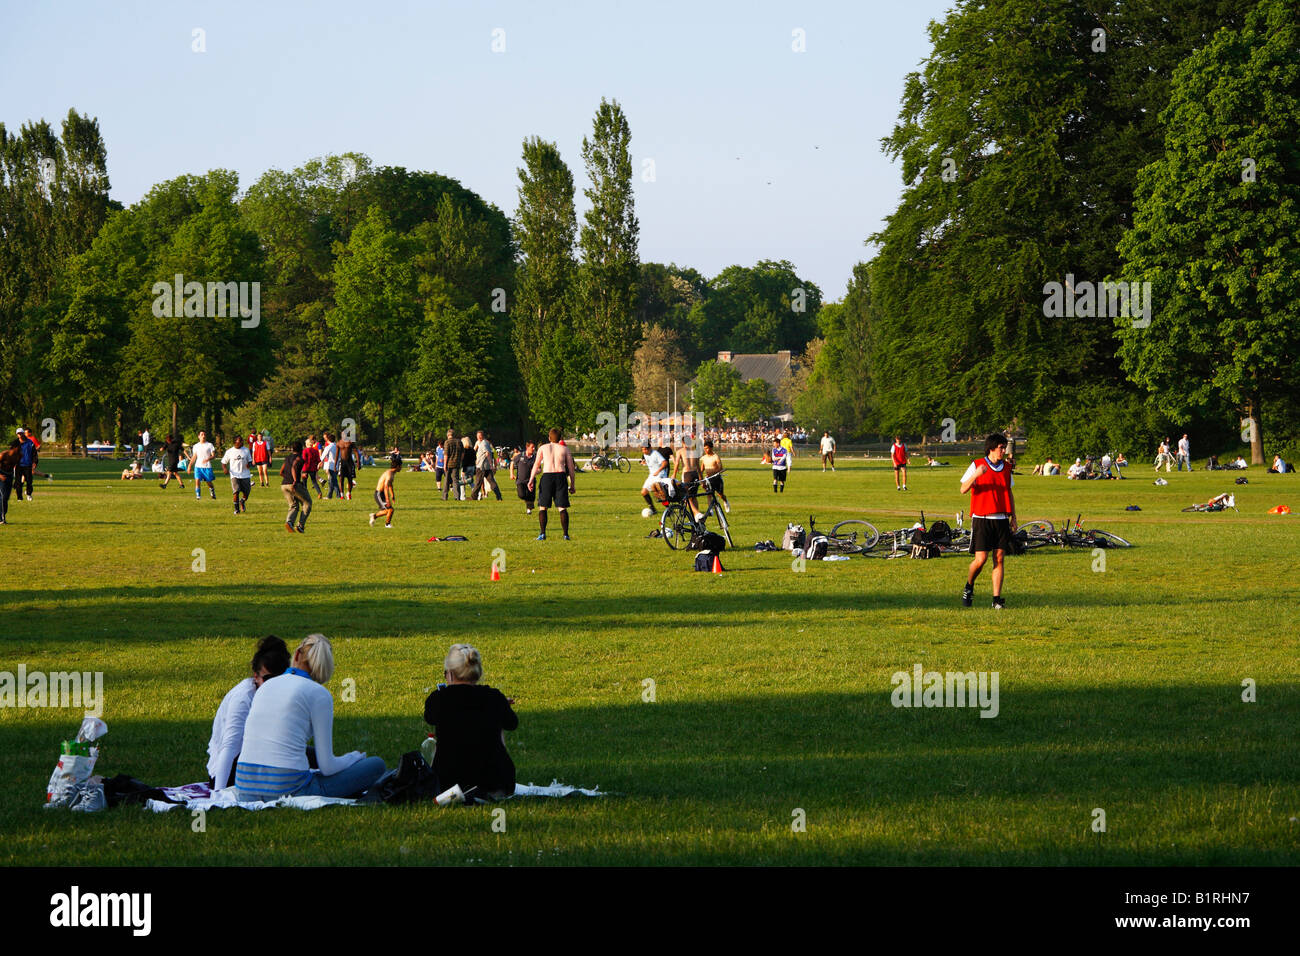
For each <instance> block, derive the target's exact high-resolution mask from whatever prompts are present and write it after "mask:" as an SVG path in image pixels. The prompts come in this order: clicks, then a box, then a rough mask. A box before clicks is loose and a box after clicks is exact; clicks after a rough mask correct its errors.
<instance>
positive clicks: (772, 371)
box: [718, 349, 793, 395]
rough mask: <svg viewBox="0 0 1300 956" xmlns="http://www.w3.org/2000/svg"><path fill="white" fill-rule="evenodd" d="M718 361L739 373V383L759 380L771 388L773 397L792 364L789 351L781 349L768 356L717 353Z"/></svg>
mask: <svg viewBox="0 0 1300 956" xmlns="http://www.w3.org/2000/svg"><path fill="white" fill-rule="evenodd" d="M718 361H719V362H726V363H727V364H728V365H730V366H731V367H732V368H734V369H735V370H736V371H737V372H739V373H740V379H741V381H746V382H747V381H749V380H750V379H751V378H761V379H762V380H763V381H765V382H767V384H768V385H770V386H772V393H773V394H774V395H775V394H776V389H777V387H778V386H779V385H780V384H781V381H782V380H783V379H784V378H785V377H786V376H787V375H789V374H790V368H791V365H792V364H793V363H792V361H791V359H790V350H789V349H782V350H781V351H780V352H771V353H768V354H761V353H749V354H745V353H739V352H719V353H718Z"/></svg>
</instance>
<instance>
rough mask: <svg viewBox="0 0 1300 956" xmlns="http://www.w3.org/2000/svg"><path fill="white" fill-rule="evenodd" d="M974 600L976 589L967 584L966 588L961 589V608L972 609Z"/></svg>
mask: <svg viewBox="0 0 1300 956" xmlns="http://www.w3.org/2000/svg"><path fill="white" fill-rule="evenodd" d="M974 600H975V588H974V587H972V586H971V585H969V584H967V585H966V586H965V587H964V588H962V589H961V606H962V607H970V606H971V603H972V602H973V601H974Z"/></svg>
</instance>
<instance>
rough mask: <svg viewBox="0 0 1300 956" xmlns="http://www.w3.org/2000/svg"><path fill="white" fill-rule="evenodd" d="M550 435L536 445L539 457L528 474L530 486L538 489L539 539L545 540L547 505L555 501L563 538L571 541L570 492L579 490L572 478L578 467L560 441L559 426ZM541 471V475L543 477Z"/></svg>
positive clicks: (575, 474)
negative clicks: (544, 442) (546, 440)
mask: <svg viewBox="0 0 1300 956" xmlns="http://www.w3.org/2000/svg"><path fill="white" fill-rule="evenodd" d="M547 435H548V436H549V438H550V441H548V442H547V443H546V444H545V445H543V446H542V447H541V448H539V449H537V460H536V461H535V462H533V470H532V472H531V473H530V474H529V476H528V488H529V490H533V489H534V488H536V491H537V523H538V524H539V525H540V526H541V534H539V535H538V536H537V540H538V541H545V540H546V509H547V508H549V507H550V506H551V505H552V504H554V505H555V507H557V508H559V509H560V528H561V529H562V530H563V531H564V540H565V541H568V540H569V495H570V494H572V493H573V492H574V491H575V490H576V488H575V486H574V483H573V482H574V478H576V477H577V474H578V468H577V466H576V465H575V464H574V463H573V454H572V453H571V452H570V451H569V449H568V447H567V446H566V445H564V444H563V443H561V441H560V430H559V429H558V428H552V429H551V430H550V431H549V432H548V433H547ZM538 475H541V478H540V479H539V478H538V477H537V476H538ZM566 477H567V478H568V483H567V484H566V483H565V478H566Z"/></svg>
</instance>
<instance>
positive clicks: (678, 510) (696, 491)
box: [659, 472, 736, 551]
mask: <svg viewBox="0 0 1300 956" xmlns="http://www.w3.org/2000/svg"><path fill="white" fill-rule="evenodd" d="M717 474H718V475H721V474H723V473H722V472H717ZM714 477H715V476H714V475H710V476H709V477H708V478H701V479H700V480H699V481H692V482H691V483H690V484H686V485H679V486H677V487H678V492H677V500H675V501H672V502H670V503H669V504H667V505H665V506H664V510H663V514H662V515H661V516H660V518H659V533H660V535H661V536H662V537H663V539H664V543H665V544H667V545H668V547H670V548H672V549H673V550H674V551H680V550H681V549H682V548H685V547H687V546H688V545H689V544H690V543H691V535H692V534H694V533H695V532H696V531H706V530H708V520H709V518H713V519H714V520H715V521H716V522H717V523H718V531H719V532H720V533H721V534H722V536H723V537H724V538H726V539H727V547H729V548H734V547H735V546H736V545H735V542H733V541H732V540H731V527H730V526H729V525H728V524H727V512H726V509H724V508H723V507H722V504H721V503H720V502H719V501H718V495H717V492H715V491H714V490H713V483H712V479H713V478H714ZM701 497H704V498H707V499H708V507H706V508H704V510H703V511H702V512H701V513H700V516H699V518H696V517H695V514H694V512H693V511H692V510H691V499H692V498H695V499H696V500H697V501H698V500H699V498H701Z"/></svg>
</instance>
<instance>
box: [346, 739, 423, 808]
mask: <svg viewBox="0 0 1300 956" xmlns="http://www.w3.org/2000/svg"><path fill="white" fill-rule="evenodd" d="M441 792H442V790H441V789H440V788H439V787H438V775H437V774H435V773H434V772H433V768H432V767H430V766H429V765H428V764H427V763H425V762H424V755H423V754H422V753H420V751H418V750H412V751H409V752H407V753H404V754H402V756H401V758H400V759H399V760H398V762H397V768H396V769H395V770H390V771H388V772H387V773H386V774H384V775H383V776H382V777H380V778H379V779H378V780H377V781H376V782H375V785H374V786H373V787H371V788H370V789H369V790H367V791H366V793H365V796H364V797H363V798H362V801H363V802H365V803H394V804H396V803H418V802H419V801H421V800H432V799H433V798H434V797H436V796H437V795H438V794H439V793H441Z"/></svg>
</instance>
